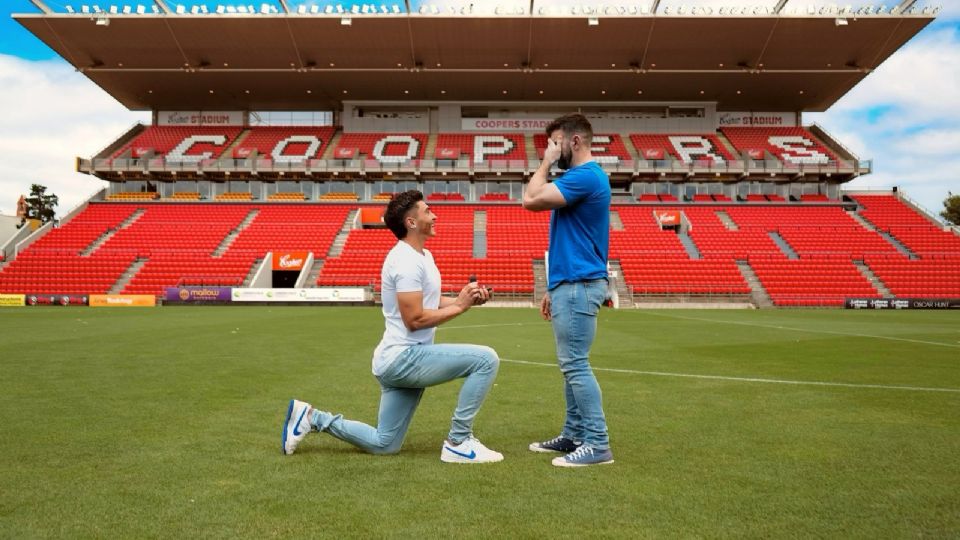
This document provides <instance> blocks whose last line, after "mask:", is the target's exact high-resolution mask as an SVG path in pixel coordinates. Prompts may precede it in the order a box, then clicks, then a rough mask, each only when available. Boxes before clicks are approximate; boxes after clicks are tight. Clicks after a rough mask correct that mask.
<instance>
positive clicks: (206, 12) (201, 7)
mask: <svg viewBox="0 0 960 540" xmlns="http://www.w3.org/2000/svg"><path fill="white" fill-rule="evenodd" d="M200 13H203V14H204V15H208V14H209V13H210V10H208V9H207V5H206V4H201V5H200Z"/></svg>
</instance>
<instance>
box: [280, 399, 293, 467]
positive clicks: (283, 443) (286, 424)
mask: <svg viewBox="0 0 960 540" xmlns="http://www.w3.org/2000/svg"><path fill="white" fill-rule="evenodd" d="M293 402H294V400H292V399H291V400H290V405H288V406H287V418H286V419H284V421H283V431H282V432H281V433H280V453H281V454H283V455H285V456H289V455H290V454H288V453H287V432H288V431H290V417H291V416H293Z"/></svg>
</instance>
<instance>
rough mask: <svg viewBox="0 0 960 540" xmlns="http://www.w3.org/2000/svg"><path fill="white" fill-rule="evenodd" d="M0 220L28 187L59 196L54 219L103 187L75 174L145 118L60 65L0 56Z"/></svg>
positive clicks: (96, 182)
mask: <svg viewBox="0 0 960 540" xmlns="http://www.w3.org/2000/svg"><path fill="white" fill-rule="evenodd" d="M0 103H4V104H6V107H5V108H4V111H3V121H2V122H0V155H2V156H3V159H0V214H7V215H9V214H13V213H14V212H15V210H16V202H17V199H18V198H19V196H20V195H21V194H26V193H28V192H29V190H30V184H42V185H45V186H47V188H48V190H47V191H48V193H50V192H52V193H56V194H57V195H59V196H60V206H59V207H58V215H61V214H63V213H65V212H66V211H68V210H70V209H71V208H73V207H74V206H76V205H77V204H79V203H81V202H82V201H83V200H85V199H86V198H87V197H89V196H90V195H91V194H92V193H94V192H96V191H97V190H99V189H100V188H102V187H104V186H106V182H103V181H101V180H97V179H96V178H94V177H92V176H88V175H85V174H80V173H77V172H75V169H76V166H75V161H74V160H75V158H76V157H77V156H83V157H89V156H91V155H93V154H95V153H97V152H99V151H100V150H101V149H102V148H103V147H105V146H107V145H108V144H110V143H111V142H112V141H113V140H114V139H116V138H117V137H119V136H120V135H122V134H123V133H124V132H125V131H126V130H127V129H129V128H130V126H131V125H133V124H134V123H135V122H137V121H142V122H147V121H149V114H148V113H134V112H130V111H128V110H127V109H126V108H125V107H124V106H123V105H121V104H120V103H118V102H117V101H116V100H114V99H113V98H112V97H110V96H109V95H107V94H106V93H105V92H104V91H103V90H102V89H101V88H100V87H98V86H97V85H95V84H94V83H92V82H90V80H89V79H87V78H86V77H84V76H83V75H81V74H79V73H77V72H75V71H74V70H73V69H72V68H71V67H70V66H69V65H67V64H66V63H65V62H63V61H59V60H56V61H43V62H31V61H27V60H23V59H20V58H16V57H13V56H6V55H0Z"/></svg>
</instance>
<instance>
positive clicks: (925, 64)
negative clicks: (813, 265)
mask: <svg viewBox="0 0 960 540" xmlns="http://www.w3.org/2000/svg"><path fill="white" fill-rule="evenodd" d="M954 7H956V6H954ZM957 11H960V8H958V9H957ZM958 95H960V33H958V29H957V27H956V26H950V27H943V26H941V27H938V28H931V29H928V30H926V31H924V32H922V33H921V34H920V35H918V36H917V37H916V38H915V39H914V40H913V41H912V42H910V43H909V44H907V45H906V46H905V47H904V48H903V49H902V50H900V51H898V52H897V53H896V54H894V55H893V56H892V57H891V58H890V59H888V60H887V62H885V63H884V64H882V65H881V66H880V67H879V68H878V69H877V70H876V71H875V72H874V73H872V74H871V75H869V76H868V77H867V78H866V79H864V80H863V82H861V83H860V84H859V85H858V86H857V87H856V88H854V89H853V90H852V91H851V92H850V93H849V94H847V95H846V96H844V97H843V98H842V99H841V100H840V101H839V102H837V104H836V105H834V106H833V108H831V109H830V110H829V111H827V112H825V113H816V114H805V115H804V121H805V122H817V123H820V124H821V125H823V126H824V127H825V128H826V129H827V130H828V131H829V132H831V133H832V134H833V135H834V136H835V137H836V138H837V139H839V140H840V141H841V142H843V144H845V145H847V146H848V147H849V148H850V149H851V150H853V151H854V152H855V153H857V154H859V156H860V157H861V158H862V159H872V160H873V170H874V173H873V174H871V175H868V176H865V177H862V178H859V179H857V180H856V181H855V182H852V183H851V184H850V186H851V187H858V186H870V187H878V188H879V187H887V188H889V187H891V186H899V187H901V188H902V189H903V190H904V191H905V192H906V193H907V194H908V195H909V196H911V197H913V198H914V199H916V200H917V201H918V202H919V203H920V204H921V205H923V206H925V207H926V208H927V209H928V210H931V211H933V212H934V213H937V212H939V210H940V209H941V208H942V202H943V199H944V197H946V194H947V191H953V192H958V191H960V174H958V173H957V171H960V129H958V128H957V125H960V100H958V99H957V97H956V96H958Z"/></svg>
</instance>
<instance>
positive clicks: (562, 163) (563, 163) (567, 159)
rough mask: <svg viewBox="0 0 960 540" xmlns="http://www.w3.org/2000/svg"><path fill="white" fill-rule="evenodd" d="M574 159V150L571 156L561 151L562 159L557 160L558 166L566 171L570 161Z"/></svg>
mask: <svg viewBox="0 0 960 540" xmlns="http://www.w3.org/2000/svg"><path fill="white" fill-rule="evenodd" d="M572 159H573V152H570V155H569V156H565V155H563V152H561V153H560V159H558V160H557V168H558V169H560V170H561V171H565V170H567V169H569V168H570V161H571V160H572Z"/></svg>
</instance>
